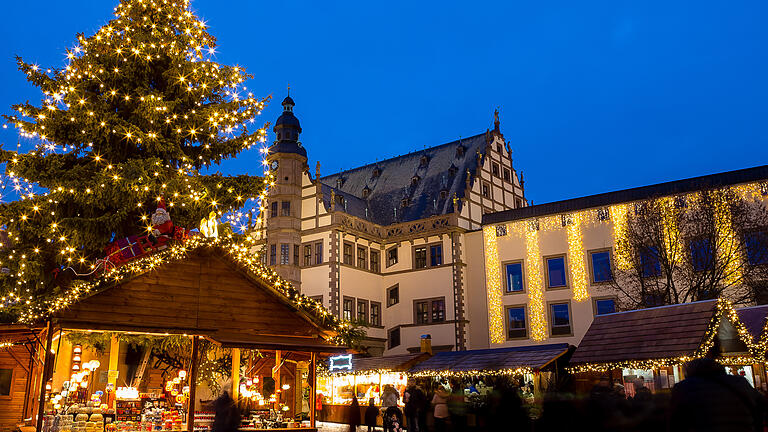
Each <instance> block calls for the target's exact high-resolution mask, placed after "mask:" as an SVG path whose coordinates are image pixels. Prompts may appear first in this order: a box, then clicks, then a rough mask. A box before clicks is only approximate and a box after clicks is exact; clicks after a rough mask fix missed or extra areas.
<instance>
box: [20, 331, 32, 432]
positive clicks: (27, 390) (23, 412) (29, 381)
mask: <svg viewBox="0 0 768 432" xmlns="http://www.w3.org/2000/svg"><path fill="white" fill-rule="evenodd" d="M33 346H34V345H33ZM24 347H25V348H27V349H28V350H29V372H28V373H27V383H26V384H25V385H24V407H23V408H22V410H21V420H22V421H23V420H24V419H25V418H27V411H29V400H30V396H31V395H30V394H29V393H30V392H31V391H32V375H34V372H35V350H32V349H29V347H27V345H24Z"/></svg>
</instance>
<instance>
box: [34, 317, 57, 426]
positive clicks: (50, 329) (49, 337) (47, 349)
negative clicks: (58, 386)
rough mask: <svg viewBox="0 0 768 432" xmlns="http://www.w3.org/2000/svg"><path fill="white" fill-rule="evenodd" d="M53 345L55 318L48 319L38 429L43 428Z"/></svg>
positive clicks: (38, 408) (38, 409)
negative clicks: (46, 386) (46, 387)
mask: <svg viewBox="0 0 768 432" xmlns="http://www.w3.org/2000/svg"><path fill="white" fill-rule="evenodd" d="M52 345H53V320H51V319H49V320H48V332H47V334H46V336H45V361H44V362H43V371H42V379H41V380H40V400H39V404H38V405H37V430H38V431H41V430H43V416H44V414H45V385H46V384H47V383H48V377H47V376H46V375H47V374H48V368H49V367H50V364H51V361H52V357H53V356H52V355H51V346H52Z"/></svg>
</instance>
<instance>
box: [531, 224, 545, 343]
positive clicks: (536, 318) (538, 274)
mask: <svg viewBox="0 0 768 432" xmlns="http://www.w3.org/2000/svg"><path fill="white" fill-rule="evenodd" d="M525 250H526V257H527V262H528V268H527V270H528V274H527V278H526V280H527V283H528V287H527V288H528V314H529V315H530V323H531V339H532V340H535V341H544V340H546V339H547V333H548V332H547V318H546V308H545V306H544V278H543V276H542V268H541V267H542V263H541V255H540V252H539V230H538V229H537V228H536V227H534V226H526V228H525Z"/></svg>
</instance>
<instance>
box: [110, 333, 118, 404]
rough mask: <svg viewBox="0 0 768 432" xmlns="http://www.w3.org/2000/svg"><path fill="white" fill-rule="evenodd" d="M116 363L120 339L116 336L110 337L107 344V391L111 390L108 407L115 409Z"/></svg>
mask: <svg viewBox="0 0 768 432" xmlns="http://www.w3.org/2000/svg"><path fill="white" fill-rule="evenodd" d="M118 363H120V339H118V338H117V335H115V334H113V335H112V341H111V342H110V344H109V371H108V372H107V375H108V378H107V389H109V388H110V387H111V388H112V392H111V393H109V407H110V408H114V407H115V399H117V398H116V397H115V392H117V378H118V376H117V375H118V369H117V366H118Z"/></svg>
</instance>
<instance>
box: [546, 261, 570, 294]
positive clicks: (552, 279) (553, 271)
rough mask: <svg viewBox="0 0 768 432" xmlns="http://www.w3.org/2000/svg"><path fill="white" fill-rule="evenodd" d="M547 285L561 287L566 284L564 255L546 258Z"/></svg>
mask: <svg viewBox="0 0 768 432" xmlns="http://www.w3.org/2000/svg"><path fill="white" fill-rule="evenodd" d="M546 262H547V286H548V287H549V288H563V287H565V286H566V285H567V283H566V278H565V257H564V256H559V257H553V258H547V259H546Z"/></svg>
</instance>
